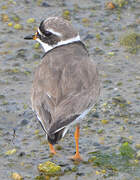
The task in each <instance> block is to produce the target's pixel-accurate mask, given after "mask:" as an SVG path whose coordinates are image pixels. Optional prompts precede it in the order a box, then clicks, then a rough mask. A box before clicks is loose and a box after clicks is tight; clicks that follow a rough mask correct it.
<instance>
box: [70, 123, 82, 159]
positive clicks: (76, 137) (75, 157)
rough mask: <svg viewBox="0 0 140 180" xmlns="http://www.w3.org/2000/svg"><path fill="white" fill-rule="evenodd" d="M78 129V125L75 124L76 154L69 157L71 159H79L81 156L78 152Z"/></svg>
mask: <svg viewBox="0 0 140 180" xmlns="http://www.w3.org/2000/svg"><path fill="white" fill-rule="evenodd" d="M79 131H80V126H79V125H77V126H76V131H75V134H74V136H75V143H76V154H75V155H74V156H72V157H71V159H73V160H77V161H81V160H82V158H81V156H80V153H79Z"/></svg>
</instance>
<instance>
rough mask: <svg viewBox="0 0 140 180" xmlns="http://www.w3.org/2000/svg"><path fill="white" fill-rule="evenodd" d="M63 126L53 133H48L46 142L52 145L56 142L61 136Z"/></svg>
mask: <svg viewBox="0 0 140 180" xmlns="http://www.w3.org/2000/svg"><path fill="white" fill-rule="evenodd" d="M63 132H64V128H63V129H61V130H60V131H58V132H56V133H54V134H48V142H49V143H50V144H52V145H54V144H57V142H58V141H59V140H60V139H61V138H62V136H63Z"/></svg>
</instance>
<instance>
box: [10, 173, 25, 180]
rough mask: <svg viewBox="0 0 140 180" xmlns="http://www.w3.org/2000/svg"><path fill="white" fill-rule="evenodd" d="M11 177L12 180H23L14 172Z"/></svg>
mask: <svg viewBox="0 0 140 180" xmlns="http://www.w3.org/2000/svg"><path fill="white" fill-rule="evenodd" d="M11 177H12V179H13V180H22V179H23V178H22V176H21V175H20V174H18V173H16V172H14V173H12V176H11Z"/></svg>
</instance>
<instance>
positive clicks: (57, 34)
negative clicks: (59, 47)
mask: <svg viewBox="0 0 140 180" xmlns="http://www.w3.org/2000/svg"><path fill="white" fill-rule="evenodd" d="M47 31H49V32H51V33H52V34H54V35H56V36H59V37H61V36H62V34H61V33H59V32H56V31H54V30H53V29H47Z"/></svg>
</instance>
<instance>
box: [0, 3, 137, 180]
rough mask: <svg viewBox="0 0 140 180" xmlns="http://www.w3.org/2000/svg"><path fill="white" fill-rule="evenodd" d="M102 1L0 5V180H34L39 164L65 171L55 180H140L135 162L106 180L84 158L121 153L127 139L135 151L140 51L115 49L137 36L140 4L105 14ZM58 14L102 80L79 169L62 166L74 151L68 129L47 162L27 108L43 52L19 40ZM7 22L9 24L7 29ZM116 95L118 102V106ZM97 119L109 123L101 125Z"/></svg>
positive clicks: (68, 163)
mask: <svg viewBox="0 0 140 180" xmlns="http://www.w3.org/2000/svg"><path fill="white" fill-rule="evenodd" d="M106 2H107V1H102V0H96V1H90V0H87V1H84V0H81V1H78V0H77V1H73V0H71V1H57V0H54V1H47V2H46V1H41V0H34V1H28V0H22V1H17V0H15V1H12V0H9V1H8V0H7V1H4V0H1V1H0V9H1V11H0V15H1V21H0V149H1V151H0V162H1V163H0V177H1V179H3V180H8V179H11V174H12V173H13V172H17V173H19V174H21V176H22V177H23V178H24V179H25V180H26V179H34V178H35V177H36V176H38V175H39V172H38V170H37V165H38V164H39V163H42V162H44V161H48V160H49V161H52V162H55V163H56V164H58V165H60V166H61V167H62V170H63V171H65V172H66V171H69V172H67V173H64V175H63V176H61V177H59V179H60V180H65V179H66V178H67V179H76V180H82V179H87V180H90V179H92V180H94V179H95V180H97V179H99V180H100V179H108V180H111V179H112V180H123V179H124V180H130V179H131V180H138V179H140V171H139V168H140V162H139V160H137V161H138V162H137V165H136V166H133V167H131V168H130V170H129V171H127V170H126V169H125V167H124V169H123V170H122V171H118V172H117V173H112V174H111V173H110V171H109V170H108V169H107V170H106V173H105V174H103V173H97V172H101V170H102V169H104V167H102V168H101V167H98V166H97V167H93V165H92V163H88V161H87V160H88V159H89V158H90V155H89V153H90V152H93V151H96V150H100V151H101V152H102V153H108V152H113V151H114V150H115V151H117V152H119V147H120V146H121V144H122V143H123V141H126V140H124V139H125V138H126V139H127V141H130V143H131V144H130V145H131V147H132V148H133V149H135V150H136V151H138V149H136V148H135V146H136V144H140V140H139V137H140V91H139V89H140V53H139V49H138V50H137V52H136V53H133V54H132V53H130V52H129V50H128V49H127V48H126V47H124V46H121V45H120V38H121V37H122V36H124V35H125V34H127V33H129V32H130V33H131V32H136V33H138V32H139V30H140V18H139V15H140V14H139V7H140V6H139V2H138V1H136V0H131V1H128V4H126V5H124V6H123V7H121V8H115V9H113V10H108V9H107V8H106ZM65 10H68V12H69V13H70V15H69V13H67V12H66V11H65ZM4 15H6V16H4ZM61 15H63V16H65V17H66V18H71V21H72V24H73V25H74V26H75V27H76V28H77V29H78V30H79V32H80V35H81V39H82V40H84V42H85V44H86V46H87V48H88V50H89V53H90V55H91V57H92V58H93V59H94V61H95V62H96V63H97V64H98V68H99V70H100V76H101V80H102V91H101V96H100V99H99V102H98V105H97V107H96V108H95V109H93V110H92V111H91V112H90V113H89V115H88V116H87V117H86V118H85V120H84V121H83V123H82V125H81V132H80V133H81V139H80V152H81V154H82V155H83V157H84V160H85V163H80V164H78V165H75V164H74V163H73V162H71V161H70V160H68V156H71V155H72V154H73V153H74V151H75V149H74V147H75V145H74V137H73V132H74V128H73V129H71V130H70V131H69V133H68V134H67V135H66V137H65V138H64V139H63V140H62V141H61V142H60V143H59V144H60V145H61V147H62V149H61V150H60V151H59V154H60V156H56V157H50V156H49V148H48V144H47V142H46V139H45V135H44V132H43V130H42V129H41V127H40V125H39V123H38V121H37V119H36V117H35V115H34V113H33V112H32V110H31V103H30V91H31V85H32V79H33V73H34V70H35V67H36V66H37V65H38V63H39V62H40V57H41V56H42V55H43V49H42V48H41V47H39V48H36V47H37V45H36V46H35V42H34V41H30V42H29V41H25V40H24V39H23V38H24V36H26V35H28V34H31V33H34V32H35V29H36V27H38V25H39V23H40V21H41V20H42V19H44V18H46V17H50V16H61ZM3 17H5V18H3ZM29 18H34V19H35V22H34V23H30V24H29V23H27V20H28V19H29ZM16 21H17V22H16ZM10 22H12V23H13V25H12V26H10V25H9V24H8V23H10ZM16 23H18V24H20V25H22V29H21V30H17V29H15V28H14V25H15V24H16ZM118 97H119V98H120V100H117V98H118ZM102 120H108V121H107V123H105V121H102ZM12 149H16V153H14V154H12V155H6V152H7V151H8V150H12ZM112 158H113V157H112ZM133 160H134V159H133ZM75 167H76V170H75V171H74V172H73V171H72V169H73V168H75ZM52 179H55V178H52Z"/></svg>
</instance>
